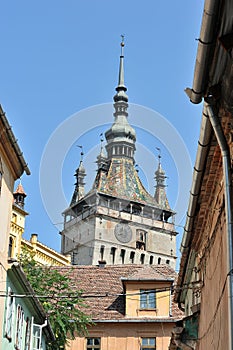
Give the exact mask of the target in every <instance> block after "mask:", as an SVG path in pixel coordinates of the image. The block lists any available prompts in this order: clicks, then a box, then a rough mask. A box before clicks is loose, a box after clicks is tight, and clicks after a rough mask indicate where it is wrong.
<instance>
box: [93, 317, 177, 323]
mask: <svg viewBox="0 0 233 350" xmlns="http://www.w3.org/2000/svg"><path fill="white" fill-rule="evenodd" d="M180 320H181V319H180V318H171V317H168V318H158V319H119V320H117V319H115V320H95V319H93V320H92V321H93V322H94V323H139V324H140V323H161V322H163V323H174V322H177V321H180Z"/></svg>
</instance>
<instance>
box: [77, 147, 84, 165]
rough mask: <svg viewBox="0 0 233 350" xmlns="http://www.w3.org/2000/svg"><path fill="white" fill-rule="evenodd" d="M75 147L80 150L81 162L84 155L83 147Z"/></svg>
mask: <svg viewBox="0 0 233 350" xmlns="http://www.w3.org/2000/svg"><path fill="white" fill-rule="evenodd" d="M77 147H79V148H81V153H80V155H81V160H80V161H81V162H82V161H83V155H84V152H83V146H79V145H77Z"/></svg>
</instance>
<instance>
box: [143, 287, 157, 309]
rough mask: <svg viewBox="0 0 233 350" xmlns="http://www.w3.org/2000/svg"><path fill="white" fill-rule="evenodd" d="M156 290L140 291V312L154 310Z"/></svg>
mask: <svg viewBox="0 0 233 350" xmlns="http://www.w3.org/2000/svg"><path fill="white" fill-rule="evenodd" d="M156 304H157V303H156V290H155V289H140V309H141V310H156V307H157V305H156Z"/></svg>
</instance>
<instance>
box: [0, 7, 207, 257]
mask: <svg viewBox="0 0 233 350" xmlns="http://www.w3.org/2000/svg"><path fill="white" fill-rule="evenodd" d="M203 4H204V1H203V0H202V1H185V0H180V1H176V2H175V1H167V0H157V1H152V0H147V1H144V2H141V1H129V0H128V1H117V2H115V1H114V2H113V1H109V0H99V1H94V0H92V1H90V0H87V1H78V0H76V1H74V0H69V1H64V0H63V1H61V0H56V1H54V0H49V1H45V0H41V1H37V2H35V1H29V0H28V1H25V0H22V1H20V2H11V1H7V2H2V3H1V31H0V42H1V65H0V77H1V84H0V103H1V105H2V107H3V109H4V110H5V112H6V116H7V118H8V120H9V122H10V124H11V125H12V128H13V132H14V134H15V136H16V138H17V139H18V143H19V145H20V148H21V149H22V150H23V153H24V157H25V159H26V161H27V162H28V165H29V168H30V170H31V173H32V174H31V175H30V176H26V175H24V176H23V177H22V184H23V186H24V188H25V191H26V193H27V198H26V206H25V208H26V210H27V211H28V212H29V213H30V215H29V216H28V217H27V222H26V230H25V235H24V236H25V238H29V237H30V235H31V233H38V235H39V240H40V241H42V242H43V243H44V244H47V245H49V246H50V247H52V248H54V249H56V250H58V251H59V250H60V236H59V234H58V231H59V229H58V227H57V225H55V224H57V223H55V222H52V221H53V220H51V217H50V216H51V215H50V214H48V212H47V210H46V208H45V207H44V204H43V198H42V195H41V188H40V172H41V159H42V155H43V152H44V150H45V147H46V144H47V143H48V141H49V140H50V139H51V135H53V133H54V132H55V133H56V130H57V128H58V127H59V125H62V124H63V123H66V120H67V119H69V118H70V117H71V116H73V115H75V114H76V113H77V112H79V111H83V110H86V109H88V108H90V107H92V106H100V105H103V106H104V105H105V104H107V105H109V104H112V97H113V95H114V93H115V87H116V85H117V79H118V66H119V55H120V40H121V34H124V35H125V83H126V86H127V88H128V96H129V102H130V103H132V104H135V105H139V106H145V107H146V108H148V109H150V110H154V111H156V112H158V113H159V114H160V115H161V116H163V118H165V119H166V120H167V121H168V122H169V123H171V125H172V126H173V127H174V129H175V130H176V131H177V133H178V134H179V135H180V137H181V138H182V139H183V142H184V144H185V145H186V147H187V150H188V153H189V154H190V158H191V164H192V166H193V164H194V161H195V155H196V149H197V141H198V136H199V129H200V119H201V110H202V106H201V105H193V104H191V102H190V101H189V99H188V97H187V96H186V95H185V93H184V89H185V88H186V87H191V86H192V81H193V72H194V65H195V59H196V52H197V45H198V41H197V38H198V37H199V33H200V26H201V19H202V12H203ZM97 110H98V108H97ZM103 111H104V108H103ZM85 116H86V114H85V113H83V114H82V113H81V115H80V116H79V123H80V125H81V124H85V123H86V120H85V118H86V117H85ZM94 118H96V120H95V123H97V124H98V125H97V124H96V125H97V126H96V127H95V129H93V130H92V131H91V128H90V127H88V130H87V132H86V138H85V135H84V136H83V132H82V133H81V134H80V131H79V130H78V128H79V127H78V126H77V142H76V141H75V142H73V143H72V145H71V146H70V148H69V150H67V154H66V157H65V159H64V161H63V163H62V169H61V170H60V171H61V173H62V175H61V177H62V188H63V191H64V194H65V197H66V198H67V201H68V202H69V201H70V198H71V195H72V191H73V184H74V177H73V174H74V171H75V169H76V167H77V165H78V163H79V160H80V156H79V152H80V150H79V149H77V147H76V146H77V144H78V143H80V142H81V143H82V144H83V146H84V149H85V156H86V167H87V168H88V162H89V163H91V164H92V166H93V164H94V160H95V152H96V150H97V149H98V144H99V132H100V131H101V132H104V131H105V130H106V129H107V127H108V125H106V128H105V127H103V128H102V127H101V125H100V122H98V120H101V118H100V119H98V118H99V115H98V113H97V114H96V116H94ZM106 118H107V119H106V120H108V122H109V123H112V121H113V117H112V114H111V113H109V115H108V116H107V117H106ZM130 123H131V124H133V123H134V120H133V115H132V116H131V117H130ZM140 123H141V124H140ZM140 123H139V124H140V127H141V131H140V128H139V129H138V130H137V134H138V144H139V146H138V149H139V151H140V152H141V153H143V144H145V145H146V146H145V147H146V152H147V154H149V153H148V152H151V153H152V155H154V156H155V157H156V151H155V148H156V146H158V147H161V148H162V161H163V166H164V169H165V170H166V173H167V175H168V179H167V184H168V188H167V191H168V197H169V200H170V203H171V205H173V204H174V203H175V199H174V198H175V197H176V193H175V192H176V186H177V178H178V177H179V174H178V175H177V173H176V171H175V168H176V162H177V160H176V159H175V160H174V156H172V155H171V154H170V153H169V151H168V150H167V147H166V140H165V141H164V142H162V146H161V145H160V144H159V142H158V143H156V141H155V140H152V139H151V138H150V137H149V136H147V135H148V134H147V135H146V134H145V130H143V116H142V121H141V122H140ZM152 123H153V118H152ZM153 130H156V125H154V124H153ZM153 133H156V131H153ZM84 134H85V133H84ZM67 137H69V136H67V135H66V138H67ZM168 137H170V135H168ZM171 137H172V136H171ZM150 140H151V141H150ZM160 141H161V140H160ZM162 141H163V140H162ZM62 145H63V138H62V137H61V142H60V145H59V146H60V147H62ZM96 145H97V146H96ZM57 152H59V148H57V149H56V150H54V157H56V155H57ZM93 157H94V159H93ZM177 157H178V155H177ZM136 158H137V154H136ZM146 158H148V159H149V155H148V156H146ZM91 159H92V161H91ZM84 160H85V157H84ZM136 162H137V159H136ZM142 164H143V156H142V157H141V163H140V164H139V166H140V171H141V175H142V177H143V178H144V179H145V181H147V182H150V181H151V180H150V179H149V178H150V176H149V175H145V174H143V169H142ZM150 164H151V163H150ZM155 168H156V161H155V163H154V164H151V169H149V170H147V172H149V173H150V175H151V174H152V175H153V173H154V171H155ZM185 168H186V166H185V164H184V170H185ZM88 169H89V168H88ZM180 171H182V169H180ZM48 173H49V175H48V177H49V176H51V174H53V169H48ZM94 175H95V171H94V170H89V174H88V176H90V177H89V178H88V182H89V184H87V187H88V186H90V182H91V181H92V180H93V179H94ZM43 176H45V177H46V172H44V171H43ZM187 177H188V178H187V179H185V181H187V183H190V184H191V177H189V176H187ZM56 178H57V173H56V171H55V169H54V179H56ZM91 179H92V180H91ZM152 181H153V176H152ZM145 185H146V187H147V186H148V188H151V187H152V188H153V184H151V183H150V184H148V183H146V184H145ZM186 187H187V186H185V193H182V186H180V188H179V192H181V193H182V195H184V199H183V202H184V203H185V204H186V203H187V202H188V198H189V195H188V193H187V192H188V191H187V188H186ZM43 191H44V189H43ZM47 193H48V194H49V193H50V187H49V184H48V188H47ZM51 195H52V198H51V201H52V203H54V208H55V210H56V207H57V208H59V205H57V202H58V198H56V193H54V192H52V193H51ZM58 197H59V196H58ZM187 204H188V203H187ZM64 209H65V208H64ZM59 210H60V209H59ZM59 215H60V214H59ZM180 224H181V225H182V224H184V222H183V223H180ZM181 234H182V231H181ZM181 234H180V236H181ZM179 241H180V238H179V239H178V248H179Z"/></svg>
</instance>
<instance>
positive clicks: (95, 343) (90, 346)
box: [87, 338, 100, 350]
mask: <svg viewBox="0 0 233 350" xmlns="http://www.w3.org/2000/svg"><path fill="white" fill-rule="evenodd" d="M96 349H100V338H87V350H96Z"/></svg>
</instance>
